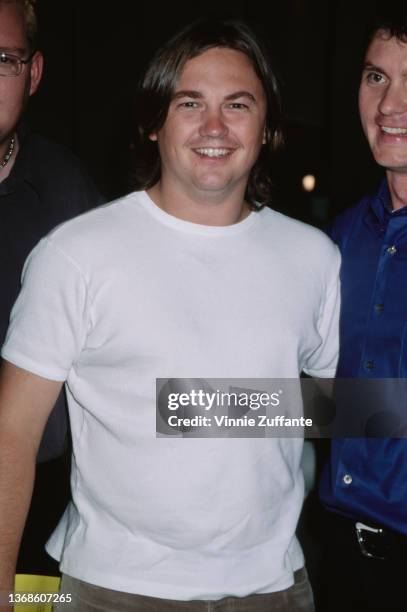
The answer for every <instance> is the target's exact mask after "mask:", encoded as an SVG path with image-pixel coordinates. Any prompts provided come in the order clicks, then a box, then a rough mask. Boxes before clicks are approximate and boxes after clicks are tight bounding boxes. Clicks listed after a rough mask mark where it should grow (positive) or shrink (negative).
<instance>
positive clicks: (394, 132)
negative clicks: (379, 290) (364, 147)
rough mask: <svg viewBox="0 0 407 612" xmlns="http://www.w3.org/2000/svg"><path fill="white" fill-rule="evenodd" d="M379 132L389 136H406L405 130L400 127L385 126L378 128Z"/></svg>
mask: <svg viewBox="0 0 407 612" xmlns="http://www.w3.org/2000/svg"><path fill="white" fill-rule="evenodd" d="M380 129H381V131H382V132H383V133H384V134H389V135H390V136H406V135H407V128H401V127H387V126H385V125H382V126H380Z"/></svg>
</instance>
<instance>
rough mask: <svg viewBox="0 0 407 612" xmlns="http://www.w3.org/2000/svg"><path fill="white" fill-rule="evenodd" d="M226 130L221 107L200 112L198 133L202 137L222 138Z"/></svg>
mask: <svg viewBox="0 0 407 612" xmlns="http://www.w3.org/2000/svg"><path fill="white" fill-rule="evenodd" d="M227 131H228V128H227V125H226V122H225V118H224V116H223V114H222V110H221V109H207V110H206V111H205V112H204V113H203V114H202V123H201V125H200V128H199V133H200V135H201V136H203V137H205V136H206V137H208V136H209V137H210V138H222V137H223V136H226V134H227Z"/></svg>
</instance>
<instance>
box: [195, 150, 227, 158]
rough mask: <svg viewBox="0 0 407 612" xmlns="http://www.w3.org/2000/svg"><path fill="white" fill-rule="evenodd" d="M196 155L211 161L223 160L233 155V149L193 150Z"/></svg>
mask: <svg viewBox="0 0 407 612" xmlns="http://www.w3.org/2000/svg"><path fill="white" fill-rule="evenodd" d="M193 150H194V152H195V153H197V154H198V155H200V156H201V157H210V158H211V159H222V158H225V157H229V155H231V154H232V153H233V149H224V148H215V147H201V148H199V149H193Z"/></svg>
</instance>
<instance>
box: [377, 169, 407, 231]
mask: <svg viewBox="0 0 407 612" xmlns="http://www.w3.org/2000/svg"><path fill="white" fill-rule="evenodd" d="M370 208H371V210H372V212H373V213H374V215H375V217H376V218H377V219H378V221H379V222H380V223H387V222H388V221H389V219H390V217H400V216H404V215H407V206H404V207H403V208H401V209H400V210H395V211H394V212H393V209H392V207H391V200H390V191H389V186H388V184H387V179H383V181H382V182H381V184H380V187H379V189H378V191H377V193H376V195H375V196H373V197H372V198H371V201H370Z"/></svg>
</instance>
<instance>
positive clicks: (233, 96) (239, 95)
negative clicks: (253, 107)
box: [172, 89, 257, 104]
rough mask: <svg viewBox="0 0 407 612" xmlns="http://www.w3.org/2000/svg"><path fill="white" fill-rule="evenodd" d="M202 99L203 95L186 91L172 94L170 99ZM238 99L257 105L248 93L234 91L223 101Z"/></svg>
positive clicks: (193, 91)
mask: <svg viewBox="0 0 407 612" xmlns="http://www.w3.org/2000/svg"><path fill="white" fill-rule="evenodd" d="M203 97H204V96H203V94H202V93H201V92H199V91H195V90H188V89H186V90H182V91H177V92H176V93H175V94H174V96H173V98H172V99H173V100H179V98H193V99H202V98H203ZM238 98H249V100H250V101H251V102H253V103H254V104H256V103H257V101H256V98H255V97H254V95H253V94H251V93H250V92H249V91H236V92H234V93H232V94H229V95H228V96H225V100H227V101H231V100H237V99H238Z"/></svg>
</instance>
